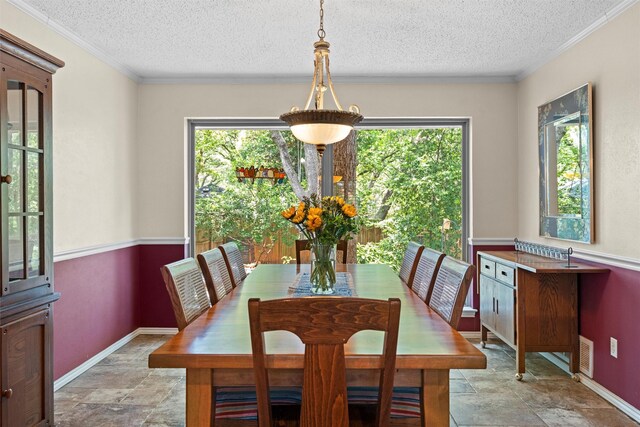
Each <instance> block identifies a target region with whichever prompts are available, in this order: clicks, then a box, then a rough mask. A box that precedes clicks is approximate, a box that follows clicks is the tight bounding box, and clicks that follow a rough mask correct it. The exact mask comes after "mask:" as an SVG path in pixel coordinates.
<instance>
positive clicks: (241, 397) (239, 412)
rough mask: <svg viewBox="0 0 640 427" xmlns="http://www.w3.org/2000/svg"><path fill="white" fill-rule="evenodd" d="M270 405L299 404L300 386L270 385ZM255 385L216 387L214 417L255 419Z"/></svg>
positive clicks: (300, 396) (300, 400)
mask: <svg viewBox="0 0 640 427" xmlns="http://www.w3.org/2000/svg"><path fill="white" fill-rule="evenodd" d="M269 394H270V396H271V404H272V405H300V404H301V403H302V388H301V387H271V390H270V393H269ZM257 402H258V401H257V398H256V388H255V387H218V388H217V389H216V418H233V419H239V420H257V419H258V403H257Z"/></svg>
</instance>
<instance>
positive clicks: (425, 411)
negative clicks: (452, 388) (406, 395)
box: [420, 369, 449, 427]
mask: <svg viewBox="0 0 640 427" xmlns="http://www.w3.org/2000/svg"><path fill="white" fill-rule="evenodd" d="M420 400H421V403H422V425H423V426H427V427H448V426H449V370H448V369H424V370H423V371H422V395H421V398H420Z"/></svg>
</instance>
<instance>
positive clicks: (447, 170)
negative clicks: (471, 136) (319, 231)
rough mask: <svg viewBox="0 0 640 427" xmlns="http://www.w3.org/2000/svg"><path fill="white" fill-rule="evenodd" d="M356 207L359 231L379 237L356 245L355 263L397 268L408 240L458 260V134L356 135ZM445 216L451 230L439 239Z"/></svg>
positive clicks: (394, 131)
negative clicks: (370, 230)
mask: <svg viewBox="0 0 640 427" xmlns="http://www.w3.org/2000/svg"><path fill="white" fill-rule="evenodd" d="M357 203H358V208H359V216H360V218H361V221H362V225H363V227H364V228H367V227H369V228H371V227H378V228H380V229H382V234H383V238H382V240H380V241H379V242H376V243H373V242H369V243H366V244H364V245H358V262H363V263H368V262H379V263H387V264H389V265H392V266H394V267H395V268H399V265H400V263H401V262H402V256H403V255H404V250H405V248H406V246H407V243H408V242H409V241H411V240H416V241H420V242H422V243H423V244H424V245H425V246H428V247H431V248H434V249H438V250H440V249H444V252H446V253H447V254H449V255H451V256H454V257H456V258H460V257H461V255H462V252H461V247H462V245H461V241H460V239H461V224H462V134H461V130H460V129H459V128H438V129H380V130H365V131H360V132H359V133H358V166H357ZM445 218H447V219H449V220H451V229H450V230H448V231H445V232H444V233H445V234H444V235H443V232H442V224H443V220H444V219H445Z"/></svg>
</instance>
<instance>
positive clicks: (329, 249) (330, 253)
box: [309, 244, 336, 295]
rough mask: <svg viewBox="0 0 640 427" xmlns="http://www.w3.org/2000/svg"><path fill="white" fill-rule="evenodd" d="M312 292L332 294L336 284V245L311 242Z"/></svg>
mask: <svg viewBox="0 0 640 427" xmlns="http://www.w3.org/2000/svg"><path fill="white" fill-rule="evenodd" d="M309 280H310V282H311V292H312V293H314V294H317V295H331V294H333V293H334V292H335V286H336V245H321V244H311V276H310V278H309Z"/></svg>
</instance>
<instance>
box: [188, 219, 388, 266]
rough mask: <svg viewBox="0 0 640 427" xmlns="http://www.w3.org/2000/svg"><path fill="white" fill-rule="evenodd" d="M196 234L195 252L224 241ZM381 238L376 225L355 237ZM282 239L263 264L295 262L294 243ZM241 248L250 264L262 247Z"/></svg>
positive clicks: (363, 230) (263, 260)
mask: <svg viewBox="0 0 640 427" xmlns="http://www.w3.org/2000/svg"><path fill="white" fill-rule="evenodd" d="M292 233H293V234H296V233H295V231H292ZM196 236H197V237H196V247H195V249H196V252H195V253H196V254H199V253H201V252H205V251H208V250H210V249H213V248H215V247H217V246H219V245H221V244H223V243H225V241H211V240H209V239H208V238H207V237H206V233H204V232H203V231H202V230H196ZM383 238H384V234H383V233H382V229H380V228H377V227H370V228H363V229H361V230H360V232H359V233H358V236H357V238H356V239H357V242H358V243H360V244H365V243H368V242H374V243H375V242H379V241H380V240H382V239H383ZM283 240H284V239H282V236H278V237H277V238H276V242H275V244H274V245H273V248H272V249H271V251H270V252H269V253H267V254H265V255H263V257H262V261H261V262H262V263H263V264H282V262H283V258H284V257H289V258H290V259H292V260H293V261H292V262H295V259H296V249H295V243H293V242H292V243H290V244H286V243H285V242H284V241H283ZM242 250H243V258H244V261H245V263H247V264H252V263H255V262H256V260H257V259H258V258H259V257H260V252H261V250H262V248H261V247H260V246H254V247H253V248H242ZM251 252H253V253H251ZM307 257H308V254H305V253H303V257H302V261H303V262H308V260H307Z"/></svg>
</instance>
